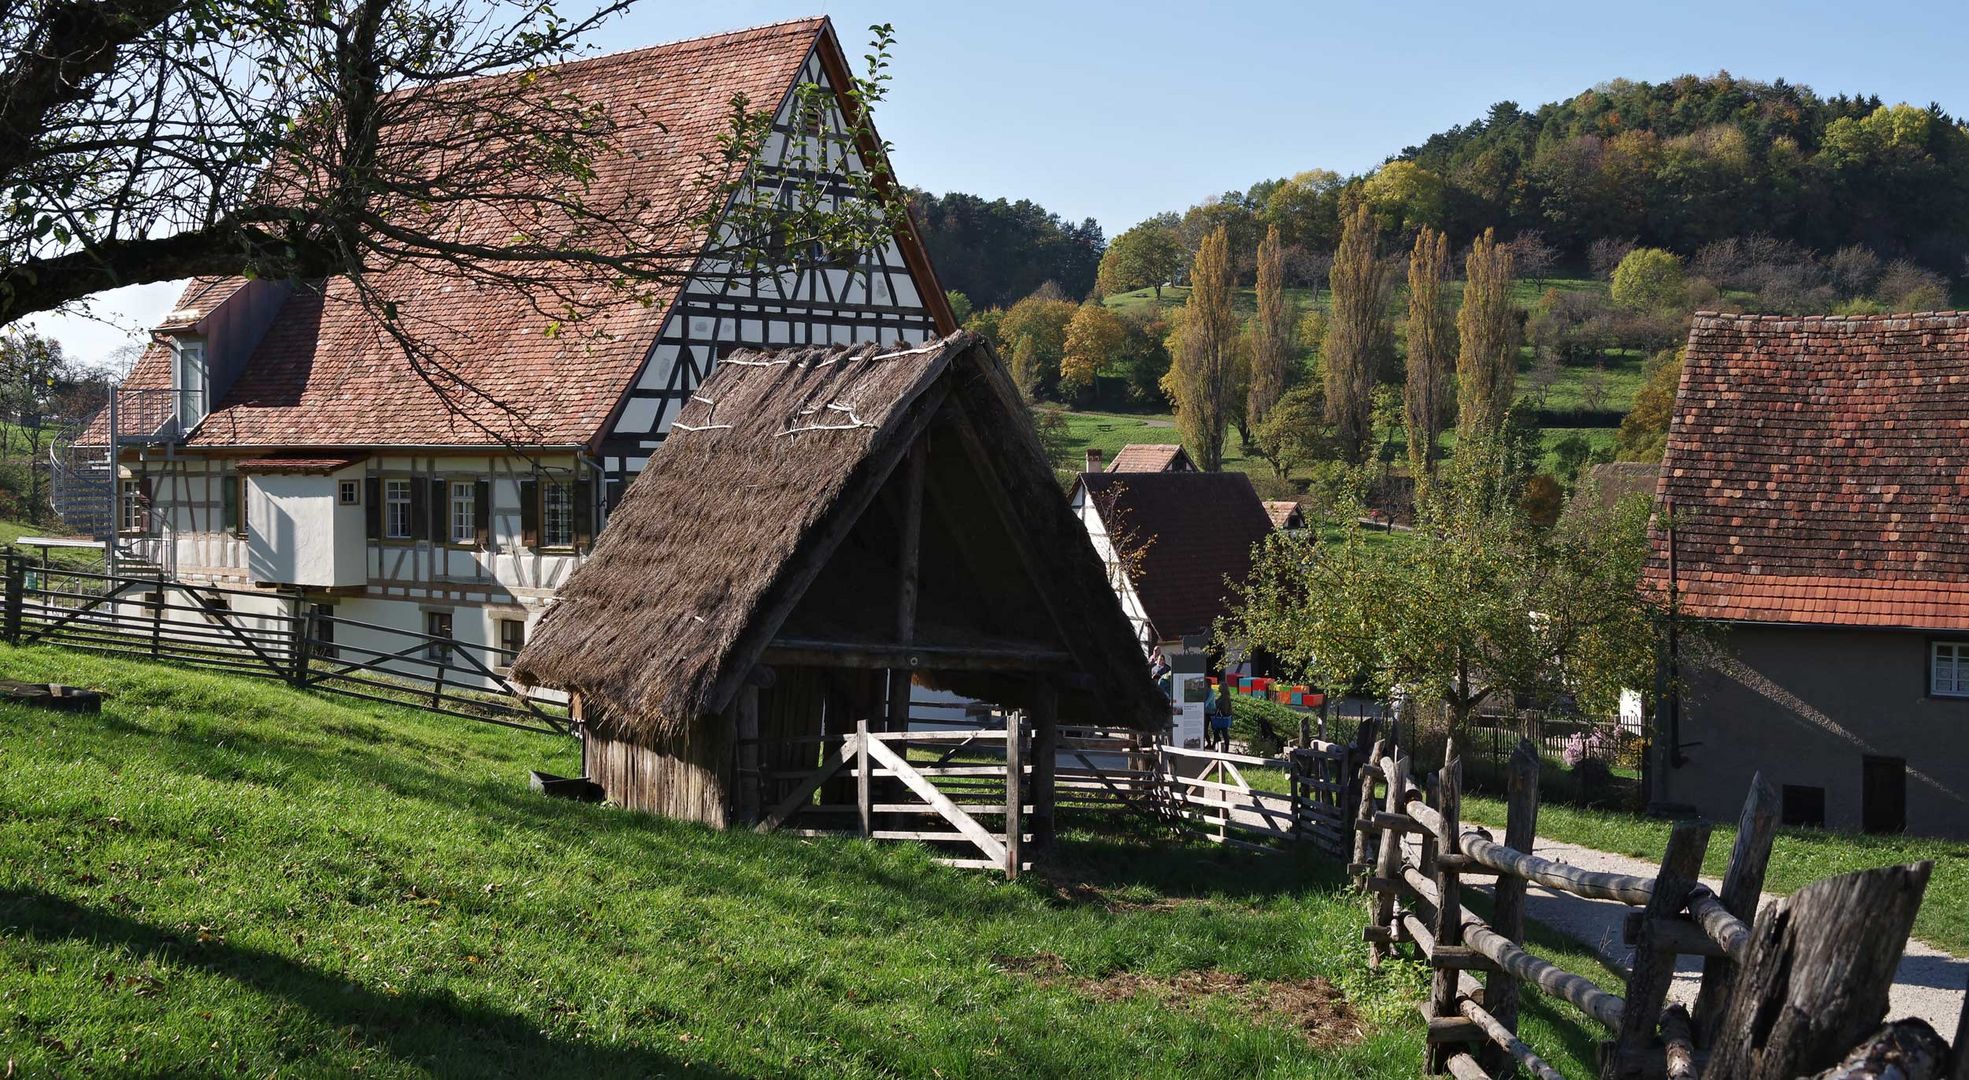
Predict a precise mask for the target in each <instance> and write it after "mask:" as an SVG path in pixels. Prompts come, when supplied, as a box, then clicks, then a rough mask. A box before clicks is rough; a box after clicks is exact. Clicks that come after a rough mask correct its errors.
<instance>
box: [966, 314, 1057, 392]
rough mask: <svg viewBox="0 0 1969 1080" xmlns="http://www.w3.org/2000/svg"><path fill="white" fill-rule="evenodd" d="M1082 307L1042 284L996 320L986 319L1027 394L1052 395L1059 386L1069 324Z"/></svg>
mask: <svg viewBox="0 0 1969 1080" xmlns="http://www.w3.org/2000/svg"><path fill="white" fill-rule="evenodd" d="M1079 310H1080V305H1079V304H1076V303H1074V302H1073V301H1071V300H1066V299H1062V298H1061V297H1060V296H1058V295H1057V293H1056V292H1054V291H1049V290H1046V289H1043V288H1042V289H1041V290H1039V291H1038V292H1035V293H1033V294H1032V295H1031V296H1028V297H1026V298H1025V299H1023V300H1021V301H1019V302H1018V303H1016V304H1013V305H1012V306H1011V307H1010V308H1008V309H1007V310H1006V311H1005V313H1004V315H1002V316H1000V317H998V318H997V319H996V320H986V321H987V322H990V323H992V325H993V327H994V328H995V333H996V335H997V337H996V342H997V344H998V346H999V348H1000V349H1001V350H1002V353H1001V355H1004V356H1006V357H1009V358H1010V361H1011V364H1012V371H1013V374H1014V377H1015V378H1017V379H1019V385H1020V386H1021V387H1022V388H1023V389H1024V390H1025V391H1026V394H1027V396H1028V397H1051V396H1053V394H1054V393H1055V392H1056V391H1057V390H1058V388H1059V381H1060V362H1061V361H1062V360H1064V359H1066V353H1067V324H1068V323H1070V322H1072V321H1073V316H1074V313H1075V312H1076V311H1079ZM973 318H974V319H975V318H976V316H973Z"/></svg>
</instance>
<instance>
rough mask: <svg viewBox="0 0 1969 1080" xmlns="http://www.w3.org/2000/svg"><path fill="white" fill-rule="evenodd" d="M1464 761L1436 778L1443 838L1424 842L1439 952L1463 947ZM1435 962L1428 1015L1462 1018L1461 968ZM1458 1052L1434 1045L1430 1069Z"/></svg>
mask: <svg viewBox="0 0 1969 1080" xmlns="http://www.w3.org/2000/svg"><path fill="white" fill-rule="evenodd" d="M1462 796H1463V761H1462V759H1461V758H1458V759H1456V760H1453V761H1450V762H1447V763H1445V764H1444V765H1443V770H1442V772H1441V773H1439V774H1437V778H1436V815H1437V816H1438V817H1440V818H1441V819H1442V830H1443V831H1442V836H1441V838H1440V839H1439V840H1437V841H1436V842H1435V843H1434V844H1431V841H1430V838H1429V836H1428V835H1426V834H1425V835H1424V836H1423V839H1422V842H1423V845H1424V847H1425V849H1426V848H1427V847H1430V846H1434V847H1435V848H1436V857H1435V859H1434V860H1432V861H1433V862H1434V863H1435V867H1434V870H1435V872H1436V925H1435V926H1434V928H1433V929H1434V932H1435V935H1436V950H1437V951H1438V952H1440V951H1442V950H1445V949H1457V948H1459V947H1460V946H1461V945H1462V944H1463V890H1462V886H1461V879H1460V878H1459V876H1458V874H1457V869H1458V865H1459V862H1460V859H1461V856H1462V851H1463V846H1462V844H1461V843H1460V842H1459V838H1460V837H1461V834H1462V820H1463V819H1462V802H1463V798H1462ZM1432 959H1435V960H1440V961H1441V962H1439V963H1435V964H1433V965H1432V966H1434V967H1435V973H1434V974H1433V975H1432V976H1431V977H1430V982H1429V1015H1430V1016H1431V1017H1432V1018H1433V1017H1458V1018H1460V1017H1461V1014H1460V1013H1459V1012H1458V1011H1457V1007H1456V998H1457V993H1458V983H1459V982H1460V980H1461V979H1462V976H1463V971H1462V969H1461V968H1455V967H1450V966H1448V963H1447V961H1448V957H1447V954H1445V955H1443V956H1441V957H1433V958H1432ZM1453 1052H1456V1051H1455V1050H1454V1049H1453V1048H1452V1047H1451V1046H1450V1045H1448V1044H1444V1043H1434V1044H1432V1045H1431V1046H1430V1047H1429V1068H1430V1069H1431V1070H1433V1071H1438V1072H1440V1071H1442V1070H1443V1069H1444V1068H1446V1067H1447V1065H1448V1061H1449V1056H1450V1054H1451V1053H1453Z"/></svg>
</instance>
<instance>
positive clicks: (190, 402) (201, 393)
mask: <svg viewBox="0 0 1969 1080" xmlns="http://www.w3.org/2000/svg"><path fill="white" fill-rule="evenodd" d="M171 350H172V353H173V355H174V357H175V361H174V363H173V365H172V383H171V389H173V390H175V391H177V398H178V400H177V405H178V428H179V430H181V431H190V430H191V429H192V428H195V427H197V426H198V424H199V421H201V420H204V419H205V415H206V414H207V413H209V412H211V411H212V400H211V399H212V378H211V372H210V371H209V370H208V369H207V367H206V364H205V340H204V339H203V338H194V337H179V338H174V339H172V342H171Z"/></svg>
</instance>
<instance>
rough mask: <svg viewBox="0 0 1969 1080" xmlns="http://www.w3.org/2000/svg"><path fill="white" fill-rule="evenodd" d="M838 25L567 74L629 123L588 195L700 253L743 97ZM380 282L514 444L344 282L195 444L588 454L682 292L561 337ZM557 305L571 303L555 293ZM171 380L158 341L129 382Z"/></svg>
mask: <svg viewBox="0 0 1969 1080" xmlns="http://www.w3.org/2000/svg"><path fill="white" fill-rule="evenodd" d="M826 27H827V21H826V20H825V19H803V20H799V21H795V22H786V23H779V24H776V25H772V26H764V27H759V28H756V29H751V30H743V31H739V32H736V33H730V34H720V35H716V36H712V37H704V38H697V39H694V40H691V41H682V42H676V43H672V44H668V45H658V46H655V47H653V48H647V49H641V50H636V51H633V52H624V53H618V54H615V55H612V56H604V57H599V58H595V59H591V60H582V61H577V62H574V63H570V64H565V65H562V66H560V67H558V68H555V69H551V76H550V77H551V78H552V79H554V80H559V82H558V84H557V85H556V86H555V89H556V90H565V91H566V92H569V93H572V94H575V95H577V96H578V97H579V98H580V99H581V100H582V101H584V102H586V103H589V104H594V105H599V106H602V107H604V108H606V109H607V110H608V111H609V113H610V116H611V118H612V119H613V121H614V122H615V124H616V130H615V133H614V136H613V145H612V149H611V152H610V153H608V154H606V155H603V156H602V157H601V158H600V160H598V161H597V162H596V171H597V175H596V177H595V179H594V181H593V183H592V184H591V185H590V187H589V188H588V190H587V192H586V193H585V195H584V197H585V198H586V199H588V200H589V201H590V203H591V204H595V205H602V204H603V203H604V202H605V201H618V200H619V201H621V202H622V204H623V205H624V206H632V205H634V206H638V209H637V211H636V212H637V213H639V214H644V215H646V216H644V217H642V218H641V220H642V221H643V222H644V225H645V230H644V231H645V232H646V233H648V234H650V235H652V236H657V237H659V239H660V242H662V243H666V244H671V245H674V246H675V247H676V248H677V249H678V250H684V251H693V252H694V251H695V250H697V249H698V248H699V247H701V246H702V241H703V236H702V231H701V230H700V229H697V228H695V227H690V226H683V227H678V226H675V225H674V223H675V222H677V221H678V220H680V219H681V218H683V217H685V216H687V215H688V213H689V211H690V210H691V209H692V208H693V204H694V200H695V199H697V198H698V197H700V196H701V194H702V190H703V189H702V186H701V183H700V179H701V176H702V175H703V173H704V172H705V171H706V170H707V169H708V168H710V167H712V165H713V163H714V162H717V161H718V160H719V159H718V155H719V149H720V148H719V146H718V142H717V140H718V136H719V135H721V134H723V133H724V132H726V131H727V130H728V127H729V119H730V110H731V101H732V98H733V97H734V96H735V95H738V94H744V95H745V96H746V97H747V98H748V99H749V100H750V101H751V102H752V103H753V105H754V107H770V106H772V105H774V104H776V103H777V102H779V101H780V100H782V98H783V97H784V96H785V94H786V93H787V92H788V90H789V89H790V88H791V87H792V85H793V83H794V81H795V79H796V77H797V75H798V73H799V71H800V68H801V65H802V64H803V63H804V62H805V60H806V57H807V55H808V51H809V49H810V48H812V47H813V45H814V43H815V41H816V40H817V39H819V38H820V37H821V35H822V32H823V30H824V29H825V28H826ZM494 77H495V78H498V77H499V76H494ZM645 200H646V201H645ZM500 216H501V214H499V213H498V212H496V211H494V210H491V209H488V210H487V211H486V212H483V213H480V214H477V215H468V216H466V217H465V218H464V220H463V221H462V222H461V223H460V224H459V226H458V227H459V228H460V229H461V230H463V231H465V232H467V233H471V232H474V231H478V232H483V231H486V230H496V231H498V232H499V233H501V234H503V233H504V232H505V231H509V230H510V228H511V226H510V224H509V223H506V222H503V221H499V220H491V219H493V218H496V217H500ZM666 234H667V235H666ZM582 272H583V271H580V270H571V273H572V274H577V275H578V274H579V273H582ZM234 284H235V285H236V284H237V282H234ZM372 284H374V285H375V286H376V287H377V288H378V290H379V292H381V293H382V294H383V295H385V296H388V297H389V298H391V299H392V300H394V301H395V302H396V304H397V306H398V313H399V319H400V321H401V323H402V325H404V326H406V327H408V328H410V329H411V330H412V332H414V333H416V334H417V335H418V336H419V337H420V339H422V340H423V341H424V342H425V343H426V344H427V345H429V346H430V347H431V348H432V349H434V350H437V351H438V352H440V354H441V355H442V356H443V357H444V362H445V363H446V364H447V365H448V366H451V367H453V368H454V369H455V370H456V371H457V373H458V374H459V375H461V376H462V377H463V379H464V380H465V382H467V383H468V384H469V385H470V386H471V387H472V388H473V389H475V390H477V391H482V392H484V393H486V394H488V395H490V397H491V398H493V399H495V400H496V401H498V402H500V403H503V404H504V405H507V406H510V407H512V408H513V409H516V410H518V411H519V413H520V415H519V416H518V417H513V416H510V415H508V414H506V413H505V412H503V411H502V410H500V409H499V408H496V407H494V406H493V405H491V404H489V403H488V402H486V401H485V400H484V399H482V398H479V397H477V396H475V395H473V394H471V393H464V394H459V393H458V390H457V388H456V387H455V386H454V387H453V388H452V393H453V395H455V400H456V401H457V402H458V403H459V405H460V406H461V407H462V408H463V409H465V410H466V411H467V412H468V413H469V414H470V415H471V416H472V417H474V418H476V419H477V420H479V421H480V422H482V423H484V424H486V425H488V426H490V427H492V428H493V429H494V430H495V431H498V432H500V433H501V435H500V436H494V435H488V434H487V433H486V432H485V431H483V430H481V429H480V428H479V427H478V426H477V425H475V424H473V423H471V422H469V421H467V420H465V419H461V418H460V417H459V416H458V415H456V413H455V412H454V410H453V409H452V408H448V407H447V405H446V401H445V395H444V394H441V393H440V392H439V391H438V390H436V389H434V388H433V387H432V385H430V383H428V382H427V381H426V380H424V379H423V378H420V377H419V375H418V374H416V373H415V372H414V371H413V370H412V369H411V367H410V364H409V362H408V361H407V360H406V359H405V358H404V357H403V355H402V353H401V351H400V349H399V348H398V347H397V346H396V345H395V344H394V343H393V342H392V341H391V340H390V339H389V337H388V335H387V334H386V333H384V331H383V330H382V328H381V327H379V326H378V325H377V324H376V322H375V321H374V320H373V319H372V318H371V317H370V316H369V315H368V314H367V313H366V312H365V311H364V310H363V308H362V307H361V305H359V304H357V303H355V302H354V289H353V287H352V286H350V284H349V283H348V282H347V281H346V280H344V279H339V278H338V279H332V280H330V281H329V282H327V283H326V284H325V285H318V286H304V287H299V288H297V289H295V291H294V292H292V293H291V294H290V295H289V296H288V298H287V299H286V301H285V303H284V305H283V306H282V308H281V310H280V313H279V315H278V316H277V317H276V319H275V321H274V323H273V326H272V327H271V329H269V331H268V332H267V334H266V336H265V337H264V338H263V339H262V340H261V342H260V344H259V346H258V348H257V350H256V351H255V352H254V354H253V356H252V358H251V360H250V361H249V362H248V364H247V365H246V368H245V371H244V372H243V374H241V375H240V377H239V378H238V379H237V381H235V382H234V384H233V385H232V387H231V389H230V390H229V391H228V392H227V393H226V395H225V398H224V399H223V400H222V401H221V402H220V403H219V406H218V407H217V408H216V409H214V411H213V413H212V415H211V416H210V417H208V418H207V419H206V420H205V422H204V423H203V424H202V425H201V426H200V427H199V429H198V430H197V431H196V432H195V433H194V435H193V436H192V437H191V439H190V440H188V444H189V445H190V446H193V447H199V446H206V447H219V446H372V445H466V444H469V445H484V444H489V443H497V442H501V441H512V442H516V443H521V444H525V445H542V446H573V445H583V444H587V443H589V442H590V441H591V440H592V439H593V438H594V437H595V436H596V435H597V434H598V433H599V432H600V430H601V428H602V426H603V424H604V423H605V422H606V420H607V417H608V415H609V413H610V411H611V409H613V407H614V406H615V404H616V402H617V400H618V399H619V398H620V396H621V394H622V392H623V391H624V389H625V388H626V387H627V385H628V383H629V381H630V380H631V379H633V378H634V377H635V373H636V370H637V368H638V367H639V366H640V365H641V363H642V361H643V358H644V356H645V355H646V353H647V351H648V350H649V348H650V345H651V343H652V342H653V341H654V340H655V338H656V335H657V332H658V330H659V328H660V327H661V324H662V320H663V317H664V309H665V306H666V305H667V303H668V301H669V300H670V299H671V298H672V296H673V295H674V289H673V290H670V291H669V292H667V293H666V294H664V295H659V296H657V297H656V300H657V303H656V304H654V305H652V306H648V307H645V306H643V305H640V304H637V303H633V302H625V303H621V304H612V305H609V306H608V307H607V309H606V310H604V311H603V312H601V313H600V314H597V315H594V316H591V317H589V318H587V319H584V320H582V321H581V322H580V323H579V325H578V327H574V328H570V329H569V330H567V331H566V332H563V333H561V334H559V335H550V334H549V333H548V332H547V327H548V323H549V317H548V316H547V315H543V314H542V313H541V312H539V311H535V310H531V307H530V305H529V304H528V303H526V302H525V301H524V300H523V299H520V298H516V297H515V296H514V295H513V293H512V292H510V291H507V290H498V289H475V288H473V287H472V286H470V285H469V284H467V283H463V282H460V281H458V280H457V277H456V274H455V273H454V274H450V275H443V274H437V273H431V272H429V271H427V270H425V269H420V268H419V267H417V266H415V265H403V266H398V267H396V268H393V269H390V270H388V271H387V272H385V273H383V274H381V275H379V276H378V277H375V278H372ZM568 284H572V285H579V284H580V283H579V282H578V281H575V282H570V283H568ZM213 291H214V290H213V287H212V283H211V282H209V281H200V282H194V283H193V284H192V286H191V287H190V289H188V290H187V293H186V297H185V299H183V300H181V301H180V302H179V304H178V307H179V308H181V309H203V310H204V311H205V312H206V313H209V308H210V306H211V305H210V304H208V303H205V302H203V301H205V300H209V299H211V297H210V296H209V295H205V294H209V293H211V292H213ZM224 291H226V292H229V291H230V290H229V289H227V290H224ZM542 304H543V305H544V306H548V307H553V306H555V305H556V302H555V301H554V300H553V298H551V297H549V298H542ZM179 321H182V320H179ZM170 377H171V376H170V363H169V353H168V352H167V351H166V350H165V349H163V348H161V347H153V348H152V349H150V350H149V351H148V352H146V353H145V355H144V357H143V358H142V359H141V360H140V361H139V362H138V364H137V367H136V370H135V371H133V372H132V373H131V376H130V378H129V380H128V381H127V382H126V384H125V385H126V386H129V387H132V388H146V387H149V388H167V387H169V385H170ZM439 381H440V383H442V379H440V380H439ZM502 436H503V438H502Z"/></svg>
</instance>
